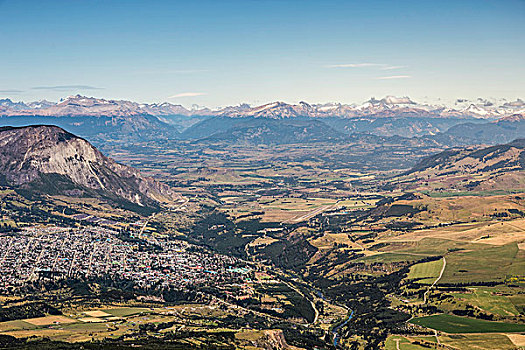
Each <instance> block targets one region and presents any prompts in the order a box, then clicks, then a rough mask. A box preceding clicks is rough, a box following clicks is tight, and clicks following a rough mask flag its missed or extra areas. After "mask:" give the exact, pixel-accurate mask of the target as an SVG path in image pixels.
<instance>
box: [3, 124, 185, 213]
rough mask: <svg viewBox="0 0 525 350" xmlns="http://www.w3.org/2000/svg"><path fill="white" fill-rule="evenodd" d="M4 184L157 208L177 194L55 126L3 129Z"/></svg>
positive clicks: (38, 191) (48, 192) (37, 190)
mask: <svg viewBox="0 0 525 350" xmlns="http://www.w3.org/2000/svg"><path fill="white" fill-rule="evenodd" d="M0 180H1V181H0V182H2V185H7V186H9V187H13V188H22V189H29V190H30V191H31V192H35V193H44V194H60V195H66V196H75V197H78V196H87V197H97V198H104V199H107V200H110V201H112V202H116V203H117V204H122V202H130V203H133V204H136V205H138V206H140V207H155V206H158V204H159V203H161V202H170V201H172V200H174V199H175V197H176V194H175V193H174V192H173V191H172V190H171V189H170V188H169V187H168V186H166V185H163V184H161V183H159V182H157V181H155V180H153V179H151V178H147V177H144V176H142V175H141V174H140V172H139V171H138V170H136V169H134V168H131V167H128V166H125V165H122V164H119V163H117V162H115V161H114V160H112V159H110V158H108V157H106V156H104V155H103V154H102V153H101V152H100V151H98V150H97V149H96V148H95V147H93V146H92V145H91V144H90V143H89V142H87V141H86V140H84V139H82V138H80V137H77V136H75V135H73V134H71V133H69V132H67V131H65V130H63V129H61V128H59V127H55V126H29V127H21V128H12V127H3V128H0Z"/></svg>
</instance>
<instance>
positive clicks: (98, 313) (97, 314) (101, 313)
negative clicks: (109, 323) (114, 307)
mask: <svg viewBox="0 0 525 350" xmlns="http://www.w3.org/2000/svg"><path fill="white" fill-rule="evenodd" d="M84 313H85V314H86V315H88V316H91V317H108V316H112V315H111V314H108V313H107V312H104V311H100V310H94V311H86V312H84Z"/></svg>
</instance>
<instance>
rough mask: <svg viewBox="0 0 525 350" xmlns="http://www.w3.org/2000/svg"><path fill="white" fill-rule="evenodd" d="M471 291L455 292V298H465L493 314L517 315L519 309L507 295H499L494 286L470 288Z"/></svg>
mask: <svg viewBox="0 0 525 350" xmlns="http://www.w3.org/2000/svg"><path fill="white" fill-rule="evenodd" d="M469 289H470V290H471V292H470V293H453V295H454V297H455V298H458V299H462V300H465V301H466V302H468V303H469V304H471V305H474V306H477V307H479V308H480V309H483V310H485V311H487V312H490V313H492V314H496V315H500V316H516V315H519V311H518V310H517V309H516V307H515V306H514V305H513V304H512V302H511V301H510V299H509V298H507V297H506V296H505V295H498V294H496V291H495V290H494V289H493V288H488V287H479V288H469Z"/></svg>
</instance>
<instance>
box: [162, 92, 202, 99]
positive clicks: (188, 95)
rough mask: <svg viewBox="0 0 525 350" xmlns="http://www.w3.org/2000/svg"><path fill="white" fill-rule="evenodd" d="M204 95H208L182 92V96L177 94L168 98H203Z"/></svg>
mask: <svg viewBox="0 0 525 350" xmlns="http://www.w3.org/2000/svg"><path fill="white" fill-rule="evenodd" d="M203 95H207V94H206V93H205V92H181V93H180V94H176V95H173V96H170V97H168V98H179V97H195V96H203Z"/></svg>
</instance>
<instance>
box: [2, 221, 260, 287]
mask: <svg viewBox="0 0 525 350" xmlns="http://www.w3.org/2000/svg"><path fill="white" fill-rule="evenodd" d="M0 269H1V271H2V274H0V294H9V293H13V292H16V290H18V289H19V288H20V287H23V286H24V285H25V284H27V283H28V282H30V281H34V280H38V279H40V278H84V279H96V278H109V279H119V280H122V279H124V280H130V281H132V282H133V283H134V284H135V285H136V286H139V287H143V288H149V287H152V286H173V287H185V286H188V285H194V284H207V283H209V284H213V285H217V284H220V283H231V282H233V281H242V280H246V279H248V278H249V273H250V269H249V268H247V267H246V266H245V265H244V264H243V263H242V262H241V261H239V260H238V259H236V258H233V257H229V256H225V255H220V254H214V253H211V252H205V251H202V250H196V249H193V248H192V246H190V245H189V244H188V243H186V242H183V241H173V240H156V245H155V246H154V247H151V249H144V247H140V246H139V245H137V244H136V242H130V241H124V240H121V239H120V238H119V235H118V233H117V232H116V231H113V230H110V229H107V228H102V227H90V228H59V227H33V228H28V229H25V230H24V231H22V232H19V233H17V234H16V235H8V234H3V235H2V234H0Z"/></svg>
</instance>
